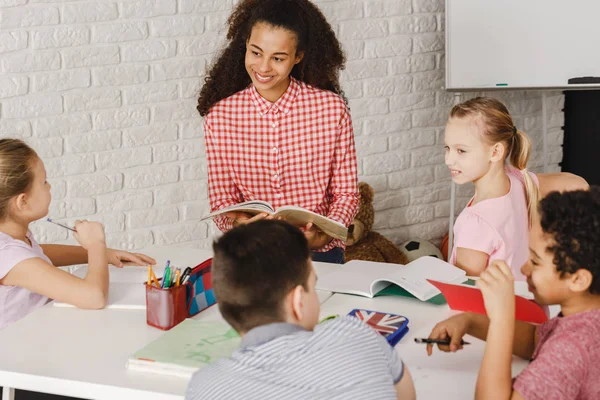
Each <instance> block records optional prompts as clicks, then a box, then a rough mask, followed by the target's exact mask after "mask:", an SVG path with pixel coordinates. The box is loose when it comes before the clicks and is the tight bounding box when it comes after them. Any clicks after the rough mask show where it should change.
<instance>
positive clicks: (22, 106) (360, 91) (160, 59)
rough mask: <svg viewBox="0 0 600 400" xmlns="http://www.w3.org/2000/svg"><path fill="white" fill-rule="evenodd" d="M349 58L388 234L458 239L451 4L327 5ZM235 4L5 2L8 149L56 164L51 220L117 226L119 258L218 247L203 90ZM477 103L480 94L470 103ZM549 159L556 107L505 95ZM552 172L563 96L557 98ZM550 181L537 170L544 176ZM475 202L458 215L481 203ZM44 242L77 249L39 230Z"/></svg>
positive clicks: (359, 134)
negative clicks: (16, 142)
mask: <svg viewBox="0 0 600 400" xmlns="http://www.w3.org/2000/svg"><path fill="white" fill-rule="evenodd" d="M316 2H317V3H318V4H319V6H320V7H321V8H322V10H323V12H324V13H325V14H326V15H327V17H328V18H329V20H330V22H331V23H332V25H333V27H334V29H335V31H336V32H337V34H338V35H339V38H340V39H341V41H342V43H343V45H344V48H345V50H346V53H347V56H348V64H347V68H346V70H345V71H344V72H343V73H342V84H343V88H344V90H345V92H346V94H347V96H348V97H349V98H350V106H351V108H352V116H353V120H354V127H355V131H356V142H357V149H358V155H359V173H360V179H361V180H365V181H367V182H369V183H370V184H371V185H372V186H373V187H374V188H375V190H376V196H375V209H376V210H377V213H376V221H375V228H376V229H377V230H378V231H380V232H382V233H383V234H385V235H386V236H388V237H390V238H391V239H393V240H394V241H396V242H397V243H400V242H402V241H404V240H407V239H408V238H414V237H423V238H426V239H430V240H434V241H437V240H439V238H440V237H441V236H443V235H444V234H445V233H446V232H447V229H448V221H447V216H448V212H449V210H448V208H449V203H450V200H449V199H450V190H449V175H448V171H447V169H446V167H445V166H444V165H443V126H444V123H445V120H446V116H447V114H448V111H449V109H450V107H451V105H452V103H453V95H452V94H449V93H445V92H444V91H443V90H442V87H443V85H444V70H443V69H444V34H443V18H444V14H443V13H444V1H443V0H316ZM233 4H234V1H233V0H179V1H177V0H137V1H131V0H125V1H121V0H118V1H117V0H114V1H113V0H103V1H102V2H96V1H86V0H84V1H80V2H73V3H70V2H64V1H59V0H55V1H53V0H43V1H42V0H0V103H1V107H0V137H7V136H12V137H21V138H24V139H25V140H27V141H28V142H29V143H30V144H31V145H32V146H34V147H35V148H36V150H37V151H38V152H39V154H40V155H41V157H42V158H43V159H44V161H45V163H46V168H47V170H48V175H49V177H50V178H49V179H50V182H51V183H52V185H53V190H52V191H53V204H52V206H51V215H52V216H53V217H54V218H57V219H63V220H65V221H66V222H72V221H73V220H75V219H77V218H89V219H96V220H99V221H101V222H103V223H104V224H105V226H106V231H107V232H108V241H109V244H110V245H111V246H115V247H122V248H127V249H140V248H144V247H151V246H182V245H183V246H194V247H206V246H209V245H210V243H211V237H212V236H213V235H214V234H215V232H216V230H215V228H214V226H212V224H206V223H198V222H197V220H198V218H199V217H200V216H201V215H204V214H205V213H206V212H208V208H209V206H208V200H207V181H206V180H207V176H206V159H205V153H204V143H203V139H202V131H201V119H200V118H199V116H198V115H197V112H196V110H195V104H196V97H197V93H198V89H199V85H200V83H201V77H202V75H203V74H204V72H205V70H206V65H207V63H208V62H210V61H211V60H212V58H213V56H214V54H215V51H217V50H218V48H219V46H220V45H221V44H222V43H223V37H224V32H225V27H224V22H225V20H226V18H227V16H228V13H229V11H230V10H231V7H232V5H233ZM473 95H474V94H469V95H465V98H467V97H470V96H473ZM492 95H495V96H498V97H500V98H501V99H502V100H504V101H505V102H506V103H507V105H508V107H509V109H510V110H511V111H512V113H513V114H514V116H515V118H516V121H517V126H518V127H519V128H521V129H524V130H525V131H526V132H528V133H529V134H530V135H531V136H532V137H533V139H534V141H535V143H536V151H535V153H534V157H533V160H532V165H533V166H534V167H537V168H538V169H539V167H540V166H541V164H542V160H541V152H540V149H541V127H542V121H541V95H540V93H536V92H495V93H493V94H492ZM548 100H549V101H548V106H549V107H548V115H549V128H550V134H549V143H550V147H549V149H550V164H551V169H552V170H558V165H557V163H558V162H559V161H560V159H561V157H562V149H561V144H562V139H563V137H562V131H561V130H560V126H561V125H562V123H563V114H562V112H561V109H562V105H563V96H562V95H561V94H560V93H551V94H549V99H548ZM533 169H534V170H535V169H536V168H533ZM471 190H472V189H471V188H470V187H468V186H467V187H460V188H459V189H458V191H457V193H458V203H459V204H458V205H457V210H459V209H460V207H462V206H463V205H464V203H465V201H466V200H467V199H468V198H469V196H470V194H471ZM34 231H35V233H36V234H37V236H38V238H39V239H40V240H41V241H43V242H62V241H66V240H67V232H66V231H65V230H63V229H62V228H59V227H56V226H53V225H50V224H47V223H44V222H39V223H36V224H35V225H34Z"/></svg>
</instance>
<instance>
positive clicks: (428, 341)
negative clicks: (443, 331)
mask: <svg viewBox="0 0 600 400" xmlns="http://www.w3.org/2000/svg"><path fill="white" fill-rule="evenodd" d="M415 343H425V344H441V345H446V346H450V339H425V338H415ZM465 344H471V343H469V342H465V341H464V340H461V341H460V345H461V346H464V345H465Z"/></svg>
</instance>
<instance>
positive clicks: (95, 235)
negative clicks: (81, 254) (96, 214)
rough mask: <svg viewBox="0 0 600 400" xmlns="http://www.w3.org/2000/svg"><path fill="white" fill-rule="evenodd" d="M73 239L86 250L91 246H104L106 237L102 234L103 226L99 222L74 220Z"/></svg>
mask: <svg viewBox="0 0 600 400" xmlns="http://www.w3.org/2000/svg"><path fill="white" fill-rule="evenodd" d="M73 236H74V237H75V240H77V242H78V243H79V244H80V245H81V247H83V248H84V249H86V250H89V249H90V248H92V247H93V246H103V247H106V237H105V236H104V227H103V226H102V224H101V223H100V222H92V221H85V220H84V221H79V220H77V221H75V232H74V233H73Z"/></svg>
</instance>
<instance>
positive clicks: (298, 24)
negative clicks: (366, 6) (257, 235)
mask: <svg viewBox="0 0 600 400" xmlns="http://www.w3.org/2000/svg"><path fill="white" fill-rule="evenodd" d="M228 25H229V29H228V32H227V41H228V42H227V45H226V47H225V49H224V50H223V51H222V52H221V53H220V55H219V56H218V58H217V60H216V61H215V62H214V64H213V65H212V67H211V68H210V70H209V71H208V74H207V76H206V78H205V79H204V86H203V87H202V89H201V92H200V97H199V99H198V107H197V108H198V111H199V113H200V115H201V116H203V117H205V119H204V134H205V139H206V153H207V159H208V190H209V197H210V205H211V211H216V210H220V209H222V208H225V207H229V206H232V205H235V204H238V203H241V202H244V201H250V200H264V201H267V202H269V203H270V204H272V205H273V207H275V208H279V207H281V206H284V205H293V206H299V207H303V208H305V209H308V210H310V211H313V212H315V213H318V214H321V215H324V216H326V217H328V218H330V219H333V220H335V221H338V222H340V223H342V224H344V225H345V226H348V225H349V224H350V223H351V222H352V219H353V217H354V214H355V213H356V210H357V206H358V196H359V194H358V185H357V181H358V179H357V166H356V149H355V145H354V134H353V129H352V121H351V118H350V113H349V109H348V106H347V102H346V99H345V97H344V94H343V92H342V90H341V88H340V84H339V79H338V75H339V71H340V70H341V69H342V68H343V67H344V63H345V57H344V53H343V51H342V49H341V45H340V43H339V42H338V40H337V38H336V36H335V34H334V32H333V30H332V28H331V26H330V25H329V23H328V22H327V20H326V19H325V17H324V16H323V14H322V13H321V11H320V10H319V9H318V8H317V7H316V6H315V5H314V4H313V3H312V2H311V1H309V0H242V1H240V2H239V3H238V5H237V6H236V8H235V9H234V11H233V14H232V15H231V16H230V17H229V20H228ZM263 218H267V215H266V214H259V215H256V216H251V215H249V214H246V213H240V212H236V213H227V214H225V215H222V216H221V217H217V218H215V223H216V224H217V226H218V227H219V229H221V230H222V231H227V230H229V229H231V228H232V227H233V226H235V225H239V224H247V223H251V222H254V221H257V220H259V219H263ZM303 228H304V231H305V234H306V237H307V239H308V242H309V246H310V248H311V250H313V253H312V254H313V260H317V261H328V262H338V263H343V248H344V246H345V243H344V242H343V241H341V240H338V239H333V238H331V237H330V236H328V235H327V234H325V233H323V232H321V231H320V230H318V229H317V228H316V227H315V226H314V225H312V224H310V223H309V224H307V225H306V226H305V227H303Z"/></svg>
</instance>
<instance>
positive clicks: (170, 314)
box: [144, 258, 217, 331]
mask: <svg viewBox="0 0 600 400" xmlns="http://www.w3.org/2000/svg"><path fill="white" fill-rule="evenodd" d="M211 266H212V258H210V259H208V260H206V261H204V262H202V263H201V264H198V265H196V266H195V267H194V268H193V269H192V270H191V272H190V274H189V278H188V279H186V282H185V283H183V284H181V285H179V286H171V287H169V288H166V289H163V288H159V287H157V286H155V285H154V284H150V285H149V284H148V283H144V286H145V287H146V323H147V324H148V325H150V326H153V327H155V328H158V329H162V330H165V331H166V330H169V329H171V328H172V327H174V326H175V325H177V324H179V323H180V322H182V321H183V320H184V319H186V318H188V317H192V316H194V315H196V314H198V313H199V312H200V311H202V310H205V309H206V308H208V307H210V306H212V305H213V304H215V303H216V302H217V300H216V299H215V294H214V291H213V288H212V270H211Z"/></svg>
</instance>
